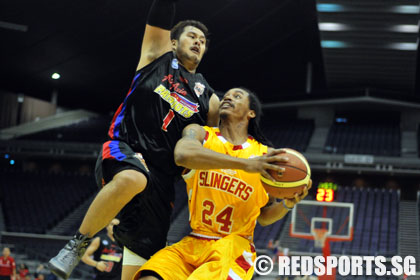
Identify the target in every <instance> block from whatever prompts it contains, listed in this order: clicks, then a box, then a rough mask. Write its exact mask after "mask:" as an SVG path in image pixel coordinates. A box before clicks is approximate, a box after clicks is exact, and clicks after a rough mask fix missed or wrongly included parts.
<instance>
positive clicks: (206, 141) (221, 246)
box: [134, 88, 310, 280]
mask: <svg viewBox="0 0 420 280" xmlns="http://www.w3.org/2000/svg"><path fill="white" fill-rule="evenodd" d="M260 114H261V106H260V103H259V101H258V99H257V97H256V96H255V94H254V93H252V92H250V91H249V90H246V89H243V88H235V89H231V90H230V91H228V92H227V93H226V95H225V96H224V98H223V100H222V103H221V106H220V116H221V123H220V126H219V127H208V126H204V127H203V126H199V125H196V124H193V125H189V126H188V127H186V128H185V129H184V132H183V137H182V138H181V139H180V140H179V141H178V144H177V146H176V148H175V160H176V163H177V164H178V165H181V166H183V167H185V168H188V169H189V170H187V172H184V175H183V177H184V180H185V182H186V184H187V194H188V198H189V203H188V204H189V205H188V206H189V211H190V225H191V228H192V232H191V234H190V235H189V236H187V237H185V238H183V239H182V240H181V241H180V242H178V243H176V244H174V245H172V246H170V247H166V248H164V249H162V250H160V251H159V252H158V253H156V254H155V255H153V257H152V258H151V259H150V260H149V261H148V262H146V264H144V265H143V266H142V267H141V269H140V270H139V272H138V273H137V274H136V276H135V277H134V279H139V277H141V279H143V280H156V279H160V280H161V279H164V280H169V279H170V280H184V279H244V280H245V279H251V278H252V276H253V263H254V261H255V258H256V253H255V248H254V245H253V234H254V228H255V225H256V221H257V220H258V221H259V222H260V224H262V225H268V224H271V223H274V222H275V221H277V220H279V219H281V218H282V217H284V215H285V214H286V213H287V212H288V211H289V210H290V209H291V208H293V206H294V205H295V204H296V203H298V202H299V201H300V200H301V199H303V198H304V197H305V196H306V195H307V194H308V188H307V187H305V189H304V192H303V193H302V194H295V196H294V198H293V199H285V200H283V203H278V202H274V201H273V202H272V204H268V201H269V197H268V194H267V192H266V191H265V189H264V187H263V186H262V183H261V180H260V174H258V173H250V172H246V171H244V170H241V169H240V168H241V162H244V161H246V159H248V158H250V157H251V158H252V157H259V156H262V155H264V154H266V153H267V152H269V151H270V148H269V147H267V145H264V144H263V143H267V141H266V139H265V138H264V136H263V134H262V133H261V132H260V129H259V125H258V120H259V116H260ZM203 158H206V160H202V159H203ZM308 187H310V185H309V186H308Z"/></svg>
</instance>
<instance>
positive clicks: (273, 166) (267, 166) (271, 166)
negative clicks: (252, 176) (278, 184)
mask: <svg viewBox="0 0 420 280" xmlns="http://www.w3.org/2000/svg"><path fill="white" fill-rule="evenodd" d="M264 169H265V170H273V171H275V172H277V173H281V174H277V175H278V176H283V173H284V172H285V171H286V168H284V167H281V166H278V165H277V164H269V163H266V164H264Z"/></svg>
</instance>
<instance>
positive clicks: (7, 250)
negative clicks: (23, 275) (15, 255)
mask: <svg viewBox="0 0 420 280" xmlns="http://www.w3.org/2000/svg"><path fill="white" fill-rule="evenodd" d="M3 256H5V257H8V256H10V249H9V248H4V249H3Z"/></svg>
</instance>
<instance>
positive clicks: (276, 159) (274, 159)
mask: <svg viewBox="0 0 420 280" xmlns="http://www.w3.org/2000/svg"><path fill="white" fill-rule="evenodd" d="M266 161H267V162H281V163H286V162H288V161H289V158H288V157H287V156H279V155H273V156H269V157H267V158H266Z"/></svg>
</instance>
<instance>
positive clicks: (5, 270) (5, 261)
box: [0, 247, 16, 280]
mask: <svg viewBox="0 0 420 280" xmlns="http://www.w3.org/2000/svg"><path fill="white" fill-rule="evenodd" d="M6 279H7V280H10V279H16V263H15V260H14V259H13V258H12V257H11V256H10V248H8V247H4V248H3V255H2V256H1V257H0V280H6Z"/></svg>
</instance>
